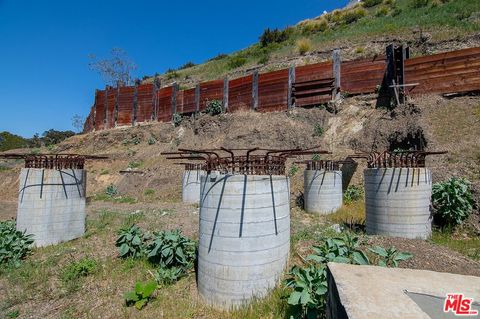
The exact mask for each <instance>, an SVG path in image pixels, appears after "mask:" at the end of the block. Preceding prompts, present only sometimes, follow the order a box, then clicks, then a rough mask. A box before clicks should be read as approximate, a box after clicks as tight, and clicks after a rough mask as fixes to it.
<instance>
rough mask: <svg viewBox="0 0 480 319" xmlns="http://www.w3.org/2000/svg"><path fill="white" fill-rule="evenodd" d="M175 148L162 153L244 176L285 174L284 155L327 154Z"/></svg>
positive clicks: (311, 151) (294, 151) (285, 157)
mask: <svg viewBox="0 0 480 319" xmlns="http://www.w3.org/2000/svg"><path fill="white" fill-rule="evenodd" d="M317 148H318V146H316V147H314V148H309V149H300V148H295V149H264V148H258V147H256V148H250V149H246V148H245V149H243V148H242V149H240V148H239V149H227V148H224V147H222V148H219V149H203V150H202V149H199V150H194V149H179V150H178V151H177V152H164V153H162V154H163V155H174V156H169V157H168V156H167V159H183V160H189V161H203V162H204V163H203V165H204V168H205V170H206V171H207V172H212V171H218V172H219V173H222V174H226V173H229V174H246V175H285V164H286V162H287V159H288V158H295V157H298V156H301V155H308V154H330V152H328V151H322V150H319V149H317Z"/></svg>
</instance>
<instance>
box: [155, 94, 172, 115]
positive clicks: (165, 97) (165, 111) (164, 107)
mask: <svg viewBox="0 0 480 319" xmlns="http://www.w3.org/2000/svg"><path fill="white" fill-rule="evenodd" d="M172 93H173V87H172V86H169V87H165V88H161V89H160V90H158V92H157V99H158V110H157V114H158V117H157V120H158V121H161V122H168V121H171V120H172V115H173V112H172Z"/></svg>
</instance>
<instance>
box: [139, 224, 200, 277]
mask: <svg viewBox="0 0 480 319" xmlns="http://www.w3.org/2000/svg"><path fill="white" fill-rule="evenodd" d="M147 257H148V259H149V260H150V261H151V262H152V263H154V264H158V265H159V266H160V267H161V268H167V269H169V268H173V267H179V268H182V269H185V270H186V269H190V268H191V267H192V266H193V262H194V260H195V242H194V241H193V240H191V239H190V238H187V237H185V236H183V235H182V233H181V231H180V230H178V229H176V230H172V231H160V232H156V233H154V234H153V241H152V242H151V243H150V244H149V245H148V247H147Z"/></svg>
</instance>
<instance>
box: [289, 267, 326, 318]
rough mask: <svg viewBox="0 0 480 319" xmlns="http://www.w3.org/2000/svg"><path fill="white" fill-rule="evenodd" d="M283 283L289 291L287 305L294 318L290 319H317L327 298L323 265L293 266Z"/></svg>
mask: <svg viewBox="0 0 480 319" xmlns="http://www.w3.org/2000/svg"><path fill="white" fill-rule="evenodd" d="M287 276H289V278H288V279H287V280H286V281H285V287H287V288H289V289H291V292H290V295H289V297H288V300H287V303H288V304H289V305H291V306H292V308H293V309H292V312H293V313H294V314H295V316H291V317H290V318H319V317H320V316H321V315H322V314H323V313H324V312H323V310H324V309H325V304H326V298H327V295H326V294H327V289H328V288H327V287H328V285H327V269H326V267H325V265H309V266H307V267H305V268H301V267H298V266H293V267H292V269H291V270H290V272H288V274H287Z"/></svg>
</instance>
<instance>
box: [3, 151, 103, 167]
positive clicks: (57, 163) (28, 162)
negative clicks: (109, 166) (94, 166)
mask: <svg viewBox="0 0 480 319" xmlns="http://www.w3.org/2000/svg"><path fill="white" fill-rule="evenodd" d="M0 158H5V159H23V160H25V168H44V169H57V170H59V169H83V168H84V167H85V160H90V159H107V157H105V156H93V155H80V154H0Z"/></svg>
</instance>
